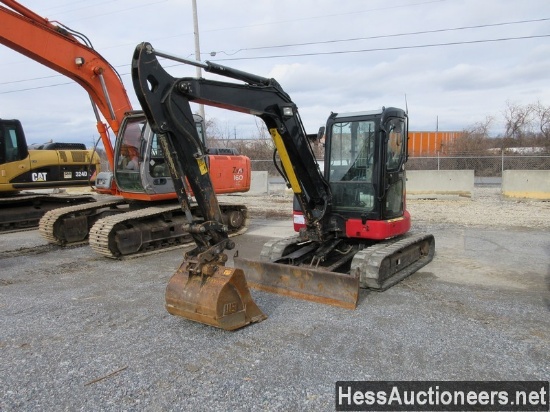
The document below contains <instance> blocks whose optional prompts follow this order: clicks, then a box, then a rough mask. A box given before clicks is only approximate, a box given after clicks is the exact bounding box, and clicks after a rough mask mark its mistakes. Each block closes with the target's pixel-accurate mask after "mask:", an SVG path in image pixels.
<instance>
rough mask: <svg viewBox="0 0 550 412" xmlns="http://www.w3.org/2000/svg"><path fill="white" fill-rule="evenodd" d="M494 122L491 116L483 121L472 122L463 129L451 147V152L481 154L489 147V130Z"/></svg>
mask: <svg viewBox="0 0 550 412" xmlns="http://www.w3.org/2000/svg"><path fill="white" fill-rule="evenodd" d="M493 122H494V118H493V117H492V116H487V117H486V118H485V120H484V121H481V122H477V123H474V124H473V125H471V126H469V127H467V128H466V129H464V130H463V132H462V135H461V136H460V137H459V138H457V139H456V140H455V141H454V142H453V143H452V147H451V152H452V153H453V154H481V153H484V152H485V151H486V150H487V149H489V148H490V147H491V144H492V142H491V140H490V138H489V131H490V129H491V125H492V123H493Z"/></svg>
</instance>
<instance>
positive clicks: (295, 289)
mask: <svg viewBox="0 0 550 412" xmlns="http://www.w3.org/2000/svg"><path fill="white" fill-rule="evenodd" d="M233 261H234V263H235V266H236V267H238V268H240V269H242V270H243V271H244V272H245V273H246V281H247V283H248V286H250V287H251V288H254V289H259V290H263V291H266V292H271V293H277V294H279V295H285V296H290V297H293V298H297V299H303V300H309V301H312V302H317V303H324V304H326V305H332V306H339V307H341V308H345V309H355V308H356V306H357V299H358V297H359V279H358V278H356V277H355V276H350V275H346V274H341V273H336V272H329V271H327V270H322V269H313V268H309V267H308V268H306V267H299V266H292V265H283V264H280V263H271V262H263V261H254V260H248V259H243V258H239V257H235V258H234V259H233Z"/></svg>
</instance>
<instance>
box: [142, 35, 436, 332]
mask: <svg viewBox="0 0 550 412" xmlns="http://www.w3.org/2000/svg"><path fill="white" fill-rule="evenodd" d="M159 57H162V58H164V59H170V60H173V61H176V62H180V63H183V64H189V65H194V66H199V67H201V68H202V69H203V70H204V71H205V72H207V73H213V74H216V75H220V76H225V77H228V78H231V79H233V80H237V81H239V82H238V83H235V82H222V81H214V80H208V79H205V78H193V77H184V78H174V77H172V76H171V75H170V74H169V73H168V72H166V71H165V70H164V68H163V67H162V66H161V64H160V62H159V61H158V58H159ZM132 82H133V85H134V89H135V92H136V95H137V97H138V100H139V102H140V105H141V107H142V109H143V110H144V112H145V115H146V117H147V119H148V121H149V124H150V126H151V128H152V129H153V131H154V132H156V133H157V136H158V139H159V142H160V144H161V146H162V147H163V153H164V155H165V156H166V161H167V163H168V165H169V167H170V173H171V175H172V179H173V180H174V182H178V183H181V182H183V181H184V179H183V177H186V178H187V180H188V182H189V185H190V188H191V189H192V190H193V192H194V193H195V194H196V200H197V203H198V207H199V208H200V210H201V216H203V218H204V219H201V220H200V221H198V220H196V219H194V218H193V216H192V215H191V214H190V213H188V212H187V211H188V210H189V208H190V207H191V206H190V204H189V202H188V200H187V199H188V195H187V190H188V189H187V188H186V187H185V186H184V185H183V184H177V185H176V189H177V191H176V192H177V194H178V199H179V202H180V206H181V208H182V210H184V211H185V213H186V216H187V229H186V230H188V231H189V233H191V234H192V236H193V239H194V241H195V244H196V247H195V248H194V249H193V250H191V251H189V252H187V253H186V254H185V256H184V260H183V262H182V264H181V266H180V267H179V269H178V270H177V272H176V273H175V274H174V275H173V276H172V278H171V279H170V281H169V283H168V285H167V288H166V295H165V299H166V309H167V310H168V312H169V313H171V314H173V315H178V316H182V317H184V318H186V319H190V320H194V321H197V322H201V323H205V324H208V325H211V326H215V327H219V328H222V329H225V330H234V329H237V328H240V327H243V326H246V325H248V324H250V323H254V322H259V321H262V320H264V319H266V315H265V314H264V313H263V312H262V311H261V309H260V308H259V307H258V306H257V305H256V304H255V302H254V301H253V299H252V297H251V294H250V290H249V286H251V287H255V288H258V289H261V290H265V291H268V292H274V293H279V294H283V295H287V296H292V297H296V298H300V299H306V300H311V301H314V302H319V303H325V304H331V305H336V306H340V307H343V308H349V309H354V308H355V307H356V305H357V301H358V296H359V289H360V288H370V289H375V290H380V291H382V290H385V289H387V288H389V287H390V286H392V285H394V284H395V283H397V282H399V281H400V280H402V279H403V278H405V277H407V276H409V275H411V274H412V273H414V272H416V271H417V270H418V269H420V268H421V267H423V266H424V265H426V264H427V263H429V262H430V261H431V260H432V258H433V256H434V251H435V240H434V237H433V235H431V234H426V233H416V234H413V233H410V226H411V217H410V214H409V213H408V212H407V210H406V207H405V168H404V165H405V162H406V160H407V129H408V127H407V121H408V116H407V113H406V112H405V111H403V110H401V109H398V108H393V107H386V108H382V109H381V110H376V111H366V112H357V113H332V114H331V115H330V116H329V118H328V121H327V124H326V127H325V129H324V135H325V148H326V152H325V153H326V154H325V170H324V172H321V170H320V168H319V165H318V163H317V161H316V159H315V156H314V152H313V150H312V147H311V142H310V140H311V138H313V139H315V138H316V136H319V135H321V133H318V134H317V135H313V136H311V135H308V134H306V132H305V129H304V126H303V124H302V122H301V120H300V116H299V113H298V109H297V106H296V104H295V103H294V102H293V101H292V100H291V98H290V96H289V95H288V94H287V93H286V92H285V91H284V90H283V89H282V87H281V86H280V85H279V83H278V82H277V81H276V80H274V79H269V78H264V77H261V76H258V75H255V74H251V73H246V72H243V71H240V70H236V69H233V68H230V67H227V66H222V65H219V64H216V63H212V62H208V61H207V62H205V63H202V62H196V61H192V60H188V59H185V58H182V57H178V56H174V55H171V54H169V53H165V52H162V51H160V50H156V49H154V48H153V46H152V45H151V44H150V43H141V44H140V45H138V46H137V47H136V50H135V52H134V55H133V59H132ZM190 102H195V103H200V104H205V105H210V106H216V107H220V108H224V109H227V110H233V111H237V112H242V113H249V114H252V115H255V116H258V117H259V118H261V119H262V120H263V121H264V123H265V124H266V126H267V128H268V130H269V132H270V134H271V137H272V139H273V141H274V143H275V147H276V150H277V152H278V156H279V159H280V161H277V165H278V167H280V170H281V171H282V174H283V176H284V177H285V179H286V180H287V182H288V185H289V187H291V188H292V191H293V193H294V196H295V199H296V203H297V204H298V206H299V209H300V213H298V214H295V218H294V219H295V227H296V229H298V230H299V233H298V235H296V236H293V237H290V238H287V239H279V240H272V241H269V242H268V243H266V244H265V245H264V247H263V249H262V252H261V255H260V259H259V260H250V259H243V258H239V257H238V256H234V259H233V260H234V264H235V267H229V266H226V262H227V260H228V256H227V253H226V251H227V250H231V249H233V248H234V246H235V244H234V242H233V241H232V240H231V239H229V237H228V232H227V227H226V225H225V224H224V222H223V219H222V216H221V212H220V208H219V205H218V201H217V198H216V195H215V192H214V189H213V185H212V180H211V177H210V175H211V174H210V172H209V169H208V167H207V165H206V164H205V161H204V159H205V155H206V149H205V147H204V145H203V144H202V142H201V140H200V138H199V136H198V135H197V132H196V130H195V128H194V126H193V117H192V113H191V108H190ZM199 194H200V195H199ZM245 274H246V275H245Z"/></svg>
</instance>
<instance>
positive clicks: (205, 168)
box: [197, 157, 208, 175]
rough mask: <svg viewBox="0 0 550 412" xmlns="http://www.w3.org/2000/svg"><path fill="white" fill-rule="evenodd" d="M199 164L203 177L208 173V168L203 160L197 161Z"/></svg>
mask: <svg viewBox="0 0 550 412" xmlns="http://www.w3.org/2000/svg"><path fill="white" fill-rule="evenodd" d="M197 163H198V164H199V170H200V171H201V175H205V174H206V173H208V167H206V162H205V161H204V159H202V158H200V157H199V158H198V159H197Z"/></svg>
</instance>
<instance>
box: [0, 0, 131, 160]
mask: <svg viewBox="0 0 550 412" xmlns="http://www.w3.org/2000/svg"><path fill="white" fill-rule="evenodd" d="M1 3H3V4H4V5H6V6H7V7H4V6H0V21H1V22H2V24H0V43H1V44H3V45H5V46H7V47H9V48H11V49H13V50H15V51H17V52H19V53H21V54H24V55H25V56H27V57H29V58H31V59H33V60H35V61H37V62H39V63H42V64H43V65H45V66H47V67H49V68H51V69H53V70H55V71H57V72H58V73H61V74H63V75H65V76H67V77H69V78H70V79H72V80H74V81H75V82H77V83H78V84H80V85H81V86H82V87H83V88H84V89H85V90H86V91H87V92H88V93H89V95H90V99H91V101H92V106H93V108H94V112H95V115H96V119H97V129H98V131H99V133H100V135H101V138H102V141H103V145H104V147H105V151H106V153H107V157H108V159H109V162H110V163H111V164H110V166H111V170H114V165H113V159H114V153H113V145H112V143H111V140H110V138H109V133H108V126H109V127H110V128H111V130H112V132H113V134H114V135H115V136H116V134H117V133H118V130H119V126H120V123H121V121H122V119H123V117H124V113H126V112H128V111H130V110H132V105H131V103H130V100H129V99H128V96H127V94H126V91H125V89H124V86H123V83H122V81H121V80H120V77H119V76H118V74H117V72H116V71H115V69H114V68H113V67H112V66H111V65H110V64H109V63H108V62H107V61H105V59H104V58H103V57H102V56H101V55H100V54H99V53H97V52H96V51H95V50H94V49H93V48H92V47H91V45H90V44H88V45H86V44H83V43H82V42H81V41H79V40H78V38H81V39H83V40H85V41H87V39H86V38H85V36H82V35H80V34H79V33H76V32H72V31H71V30H70V29H69V28H67V27H65V26H62V25H59V26H57V25H54V24H53V23H52V22H50V21H48V20H47V19H45V18H43V17H41V16H39V15H37V14H36V13H34V12H33V11H31V10H29V9H27V8H26V7H24V6H23V5H21V4H19V3H17V2H16V1H13V0H1ZM8 7H9V8H8ZM77 37H78V38H77ZM74 56H77V57H76V58H75V57H74ZM98 110H99V112H101V114H102V115H103V117H104V118H105V120H106V122H107V123H108V126H107V125H106V124H105V123H103V121H102V120H101V118H100V116H99V112H98Z"/></svg>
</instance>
